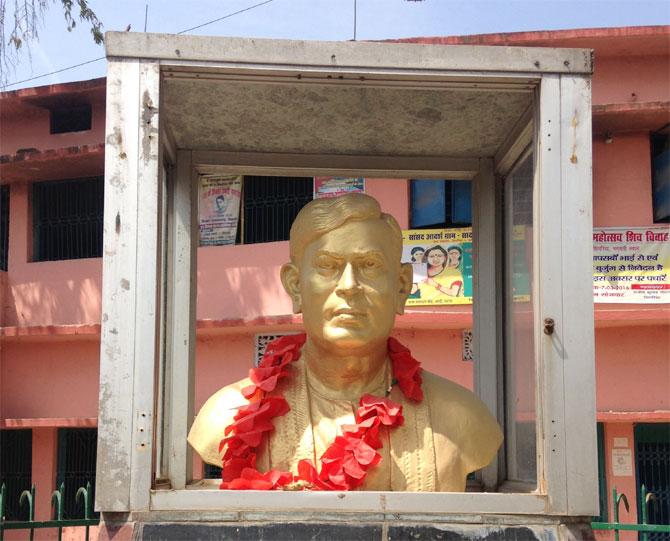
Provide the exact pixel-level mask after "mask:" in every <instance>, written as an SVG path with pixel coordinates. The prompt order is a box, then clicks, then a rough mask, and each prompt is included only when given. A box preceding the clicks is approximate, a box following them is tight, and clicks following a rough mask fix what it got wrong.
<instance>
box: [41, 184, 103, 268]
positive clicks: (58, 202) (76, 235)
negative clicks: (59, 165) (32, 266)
mask: <svg viewBox="0 0 670 541" xmlns="http://www.w3.org/2000/svg"><path fill="white" fill-rule="evenodd" d="M32 188H33V190H32V191H33V194H32V203H33V260H34V261H55V260H60V259H79V258H84V257H100V256H101V255H102V219H103V203H104V183H103V179H102V177H95V178H85V179H76V180H59V181H50V182H37V183H35V184H33V187H32Z"/></svg>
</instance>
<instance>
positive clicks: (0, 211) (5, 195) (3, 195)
mask: <svg viewBox="0 0 670 541" xmlns="http://www.w3.org/2000/svg"><path fill="white" fill-rule="evenodd" d="M8 255H9V185H7V184H5V185H4V186H0V270H3V271H6V270H7V259H8Z"/></svg>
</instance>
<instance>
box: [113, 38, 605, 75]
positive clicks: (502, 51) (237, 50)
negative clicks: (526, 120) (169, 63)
mask: <svg viewBox="0 0 670 541" xmlns="http://www.w3.org/2000/svg"><path fill="white" fill-rule="evenodd" d="M105 48H106V51H107V56H108V57H114V56H117V57H119V56H120V57H131V58H132V57H140V58H156V59H164V60H175V61H188V60H195V61H198V60H204V61H210V62H227V63H230V64H237V65H240V67H248V66H249V65H263V66H273V67H283V68H285V69H290V70H295V69H305V68H308V67H324V68H328V69H330V70H333V71H337V70H341V69H343V68H353V67H359V68H364V69H365V70H366V71H374V70H384V71H387V72H398V71H403V70H412V71H414V72H416V71H432V72H435V71H436V70H462V71H500V72H515V71H516V72H529V73H549V72H551V73H591V71H592V68H593V62H592V59H591V51H590V49H568V48H562V49H551V48H547V47H488V46H477V45H434V44H430V45H428V44H416V43H373V42H360V41H358V42H346V41H298V40H280V39H258V38H254V39H248V38H229V37H213V36H177V35H174V34H151V33H141V32H132V33H128V32H107V33H106V34H105Z"/></svg>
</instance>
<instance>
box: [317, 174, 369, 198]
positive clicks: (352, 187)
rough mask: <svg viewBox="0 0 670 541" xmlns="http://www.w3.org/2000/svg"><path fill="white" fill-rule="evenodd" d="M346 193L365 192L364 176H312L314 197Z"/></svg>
mask: <svg viewBox="0 0 670 541" xmlns="http://www.w3.org/2000/svg"><path fill="white" fill-rule="evenodd" d="M348 193H365V179H364V178H349V177H314V199H320V198H323V197H339V196H340V195H346V194H348Z"/></svg>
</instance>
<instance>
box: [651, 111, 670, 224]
mask: <svg viewBox="0 0 670 541" xmlns="http://www.w3.org/2000/svg"><path fill="white" fill-rule="evenodd" d="M651 189H652V210H653V214H654V223H664V222H665V223H668V222H670V124H668V125H666V126H665V127H664V128H663V129H661V130H659V131H657V132H654V133H652V134H651Z"/></svg>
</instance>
